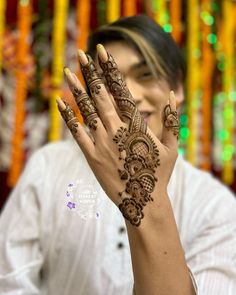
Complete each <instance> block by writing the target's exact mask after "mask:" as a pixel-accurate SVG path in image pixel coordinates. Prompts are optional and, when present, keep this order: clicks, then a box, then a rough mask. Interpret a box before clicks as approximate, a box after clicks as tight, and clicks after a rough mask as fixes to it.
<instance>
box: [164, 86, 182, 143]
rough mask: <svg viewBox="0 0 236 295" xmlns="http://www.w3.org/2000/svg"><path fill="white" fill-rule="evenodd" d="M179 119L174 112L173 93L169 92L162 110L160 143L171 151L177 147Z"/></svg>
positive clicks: (174, 100)
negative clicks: (167, 99) (167, 101)
mask: <svg viewBox="0 0 236 295" xmlns="http://www.w3.org/2000/svg"><path fill="white" fill-rule="evenodd" d="M179 130H180V128H179V117H178V114H177V111H176V97H175V94H174V91H173V90H172V91H170V97H169V103H168V104H167V105H166V106H165V108H164V110H163V133H162V143H163V144H164V145H166V146H167V147H169V148H171V149H173V148H177V147H178V139H179Z"/></svg>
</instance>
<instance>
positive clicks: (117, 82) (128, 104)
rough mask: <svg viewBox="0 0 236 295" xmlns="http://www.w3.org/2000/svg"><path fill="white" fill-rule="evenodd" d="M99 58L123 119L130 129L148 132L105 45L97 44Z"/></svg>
mask: <svg viewBox="0 0 236 295" xmlns="http://www.w3.org/2000/svg"><path fill="white" fill-rule="evenodd" d="M97 51H98V59H99V64H100V67H101V69H102V70H103V73H104V76H105V78H106V81H107V85H108V89H109V91H110V92H111V94H112V95H113V97H114V100H115V102H116V104H117V106H118V108H119V110H120V114H121V117H122V120H124V122H126V123H129V126H130V131H132V132H137V131H142V132H146V129H147V126H146V123H145V122H144V120H143V118H142V116H141V114H140V113H139V111H138V108H137V106H136V104H135V102H134V99H133V97H132V95H131V93H130V91H129V89H128V87H127V85H126V83H125V80H124V78H123V76H122V74H121V73H120V71H119V69H118V67H117V64H116V62H115V60H114V58H113V57H112V56H111V54H109V53H107V51H106V50H105V48H104V47H103V45H101V44H98V45H97Z"/></svg>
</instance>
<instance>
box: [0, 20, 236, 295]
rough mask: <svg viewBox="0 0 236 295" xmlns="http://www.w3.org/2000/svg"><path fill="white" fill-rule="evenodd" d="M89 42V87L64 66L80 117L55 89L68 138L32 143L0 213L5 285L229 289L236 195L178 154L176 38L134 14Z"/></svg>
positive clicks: (35, 289) (10, 289)
mask: <svg viewBox="0 0 236 295" xmlns="http://www.w3.org/2000/svg"><path fill="white" fill-rule="evenodd" d="M97 44H100V45H98V46H97ZM101 44H103V45H101ZM104 47H105V48H104ZM96 48H97V49H96ZM97 53H98V54H97ZM88 54H89V55H86V54H85V53H84V52H83V51H81V50H80V51H79V62H80V65H81V70H82V72H83V75H84V77H85V80H86V83H87V91H86V90H85V88H84V87H83V86H82V85H81V83H80V82H79V81H78V79H77V78H76V76H75V74H73V73H72V72H71V71H70V70H69V69H66V70H65V76H66V80H67V82H68V85H69V87H70V89H71V91H72V93H73V94H74V97H75V100H76V102H77V104H78V105H79V107H80V110H81V113H82V115H83V118H84V122H85V124H86V125H87V127H86V128H83V127H82V126H81V125H80V123H79V122H78V120H77V118H76V117H75V115H74V112H73V110H72V109H71V108H70V105H69V104H67V103H65V102H64V101H63V100H61V99H58V107H59V110H60V112H61V114H62V117H63V118H64V120H65V122H66V124H67V126H68V127H69V129H70V130H71V132H72V135H73V137H74V138H71V139H69V140H68V141H61V142H58V143H51V144H48V145H46V146H44V147H42V148H41V149H39V150H38V151H36V152H35V154H34V155H33V156H32V157H31V159H30V160H29V162H28V164H27V165H26V168H25V170H24V172H23V174H22V176H21V178H20V180H19V182H18V184H17V186H16V187H15V189H14V191H13V192H12V194H11V196H10V198H9V199H8V202H7V204H6V205H5V208H4V210H3V213H2V215H1V217H0V233H1V234H0V239H1V243H0V261H1V263H0V294H7V295H13V294H14V295H15V294H43V295H44V294H50V295H51V294H58V295H60V294H63V295H67V294H70V295H75V294H76V295H78V294H86V295H90V294H99V295H100V294H112V295H115V294H119V295H120V294H124V295H125V294H132V292H133V293H135V294H145V295H146V294H158V295H160V294H168V295H172V294H175V295H178V294H181V295H185V294H188V295H190V294H199V295H206V294H207V295H213V294H214V295H222V294H227V295H233V294H235V290H236V263H235V257H236V255H235V254H236V253H235V252H236V247H235V246H236V245H235V241H236V235H235V233H236V214H235V209H236V203H235V198H234V196H233V194H232V193H231V192H230V191H229V190H228V189H227V188H226V187H225V186H223V185H222V184H221V183H220V182H219V181H218V180H216V179H214V178H213V177H212V176H211V175H210V174H209V173H207V172H203V171H200V170H198V169H196V168H194V167H193V166H191V165H190V164H189V163H187V162H186V161H185V160H184V159H183V158H182V157H181V156H180V155H177V148H178V134H179V125H178V118H177V112H176V107H177V108H180V107H181V104H182V103H183V101H184V91H183V83H184V77H185V66H184V62H183V58H182V55H181V52H180V50H179V49H178V47H177V45H176V44H175V42H174V41H173V39H172V38H171V36H170V35H169V34H168V33H165V32H164V31H163V30H162V28H161V27H160V26H159V25H158V24H156V23H155V22H154V21H153V20H151V19H150V18H148V17H147V16H133V17H128V18H121V19H119V20H118V21H116V22H114V23H112V24H108V25H105V26H103V27H101V28H99V29H98V30H97V31H95V32H94V33H92V34H91V35H90V37H89V40H88ZM90 56H91V57H90ZM121 74H122V75H121ZM171 90H174V92H173V91H171Z"/></svg>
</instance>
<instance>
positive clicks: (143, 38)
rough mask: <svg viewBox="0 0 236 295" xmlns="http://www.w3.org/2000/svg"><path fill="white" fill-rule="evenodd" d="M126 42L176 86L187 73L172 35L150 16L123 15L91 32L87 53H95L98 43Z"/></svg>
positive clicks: (158, 72) (157, 74)
mask: <svg viewBox="0 0 236 295" xmlns="http://www.w3.org/2000/svg"><path fill="white" fill-rule="evenodd" d="M121 40H124V41H126V42H127V43H128V44H129V45H130V46H132V47H134V48H135V49H136V50H138V52H139V53H141V55H142V56H143V57H144V59H145V61H146V63H147V65H148V66H149V67H150V69H151V70H152V72H153V73H154V74H155V75H156V76H159V75H161V76H162V77H164V78H165V79H166V81H167V82H168V84H169V85H170V86H171V87H172V88H173V89H176V87H177V85H178V83H179V82H183V81H184V79H185V75H186V67H185V61H184V58H183V55H182V52H181V50H180V48H179V47H178V46H177V44H176V43H175V41H174V40H173V38H172V36H171V34H169V33H166V32H165V31H164V30H163V28H162V27H161V26H160V25H159V24H157V23H156V22H155V21H154V20H152V19H151V18H149V17H148V16H146V15H136V16H131V17H123V18H120V19H119V20H117V21H115V22H113V23H111V24H108V25H105V26H102V27H100V28H98V29H97V30H96V31H94V32H93V33H91V34H90V36H89V38H88V50H87V52H88V53H89V54H90V55H91V56H93V57H94V56H95V53H96V45H97V44H98V43H102V44H104V45H105V44H107V43H110V42H113V41H121Z"/></svg>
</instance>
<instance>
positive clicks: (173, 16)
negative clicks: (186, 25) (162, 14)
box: [170, 0, 182, 43]
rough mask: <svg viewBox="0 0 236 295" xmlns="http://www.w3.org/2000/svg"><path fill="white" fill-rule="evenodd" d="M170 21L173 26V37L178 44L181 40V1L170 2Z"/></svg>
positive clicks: (173, 0)
mask: <svg viewBox="0 0 236 295" xmlns="http://www.w3.org/2000/svg"><path fill="white" fill-rule="evenodd" d="M170 21H171V26H172V36H173V38H174V39H175V41H176V42H177V43H179V42H180V38H181V31H182V27H181V26H182V25H181V0H172V1H170Z"/></svg>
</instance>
